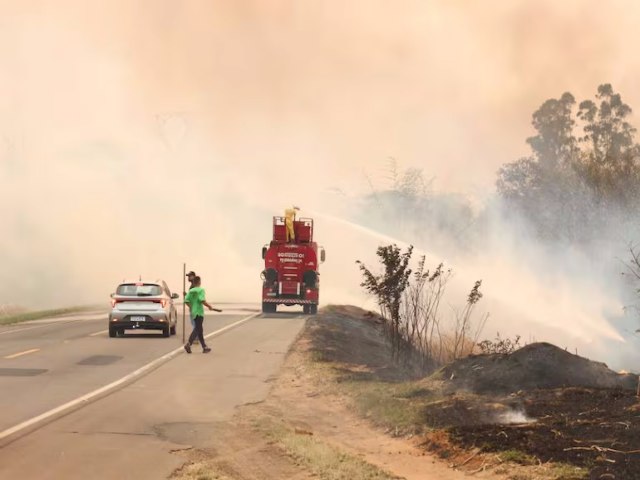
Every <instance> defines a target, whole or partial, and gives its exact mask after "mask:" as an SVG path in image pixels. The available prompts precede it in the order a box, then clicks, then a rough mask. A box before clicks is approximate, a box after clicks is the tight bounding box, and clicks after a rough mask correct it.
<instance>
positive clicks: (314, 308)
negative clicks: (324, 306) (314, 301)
mask: <svg viewBox="0 0 640 480" xmlns="http://www.w3.org/2000/svg"><path fill="white" fill-rule="evenodd" d="M309 313H310V314H311V315H315V314H317V313H318V305H309Z"/></svg>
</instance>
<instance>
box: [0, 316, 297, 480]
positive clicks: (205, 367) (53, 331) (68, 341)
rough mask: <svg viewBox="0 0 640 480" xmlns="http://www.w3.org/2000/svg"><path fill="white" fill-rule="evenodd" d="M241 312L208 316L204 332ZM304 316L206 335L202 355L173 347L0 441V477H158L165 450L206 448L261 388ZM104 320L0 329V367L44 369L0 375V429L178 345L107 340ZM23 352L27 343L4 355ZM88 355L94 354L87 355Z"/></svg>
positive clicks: (166, 468) (166, 469) (174, 460)
mask: <svg viewBox="0 0 640 480" xmlns="http://www.w3.org/2000/svg"><path fill="white" fill-rule="evenodd" d="M243 317H246V315H243V316H241V315H237V316H231V315H215V316H210V317H209V318H207V319H206V320H205V324H206V330H207V332H211V331H214V330H217V329H219V328H221V327H223V326H225V325H230V324H232V323H234V322H236V321H238V320H239V319H241V318H243ZM303 321H304V319H303V317H302V316H299V315H286V314H283V315H273V316H270V317H268V318H265V317H263V316H258V317H256V318H253V319H251V320H249V321H247V322H246V323H243V324H241V325H239V326H237V327H235V328H233V329H230V330H228V331H225V332H224V333H222V334H221V335H220V336H216V337H214V338H212V339H211V340H210V341H209V342H208V343H209V344H210V345H211V346H212V347H213V352H212V353H211V354H209V355H203V354H201V353H200V351H199V349H198V348H195V349H194V354H192V355H187V354H180V355H178V356H177V357H176V358H174V359H172V360H170V361H169V362H167V363H165V364H163V365H162V366H161V367H159V368H158V369H157V370H155V371H153V372H152V373H150V374H149V375H147V376H145V377H143V378H141V379H139V380H137V381H136V382H135V383H133V384H131V385H128V386H126V387H124V388H123V389H121V390H119V391H116V392H115V393H112V394H110V395H109V396H107V397H105V398H102V399H100V400H97V401H96V402H94V403H91V404H89V405H87V406H85V407H83V408H81V409H79V410H76V411H74V412H72V413H70V414H69V415H67V416H65V417H62V418H60V419H58V420H55V421H54V422H52V423H50V424H48V425H45V426H43V427H42V428H40V429H38V430H36V431H35V432H32V433H30V434H28V435H26V436H24V437H22V438H19V439H17V440H15V441H14V442H12V443H10V444H9V445H6V446H5V447H3V448H2V449H0V478H38V479H49V478H50V479H57V478H65V479H75V478H78V479H80V478H105V479H107V478H122V479H126V478H136V479H143V478H153V479H155V478H166V477H167V476H168V475H169V474H170V473H171V471H173V469H175V468H176V467H178V466H179V465H180V463H181V458H180V457H179V456H176V455H175V454H171V453H170V451H171V450H172V449H180V448H184V447H185V446H192V445H196V446H203V445H204V446H206V442H207V438H209V437H210V436H211V435H212V434H214V432H215V425H216V422H219V421H221V420H225V419H227V418H229V417H230V416H231V415H232V414H233V411H234V408H235V407H236V406H238V405H241V404H244V403H248V402H253V401H258V400H260V399H262V398H264V396H266V393H267V390H268V386H269V385H268V381H269V379H270V378H271V377H272V376H273V375H274V374H276V373H277V371H278V368H279V367H280V365H281V362H282V360H283V358H284V353H285V352H286V350H287V349H288V346H289V345H290V343H291V342H292V341H293V339H294V338H295V336H296V335H297V334H298V332H299V331H300V329H301V327H302V325H303ZM104 325H105V322H104V320H83V321H76V322H70V323H65V322H57V324H56V325H53V324H52V325H46V326H42V327H41V328H37V329H31V330H23V331H22V332H18V331H17V329H15V330H16V331H15V332H13V333H10V334H4V331H5V330H0V365H1V366H0V368H5V369H6V368H15V369H34V370H35V369H39V370H46V371H45V372H42V373H39V374H35V375H33V376H7V375H4V376H0V391H1V392H2V395H0V397H1V398H0V406H1V407H2V408H1V409H0V412H1V413H0V422H1V425H2V426H3V427H0V430H2V428H4V427H5V426H9V425H14V424H16V423H18V422H19V421H21V420H25V419H27V418H29V417H31V416H34V415H37V414H40V413H42V412H43V411H45V410H47V409H49V408H52V407H54V406H57V405H60V404H61V403H64V402H65V401H69V400H71V399H73V398H75V397H78V396H79V395H82V394H85V393H87V392H88V391H91V390H93V389H95V388H97V387H99V386H102V385H105V384H107V383H109V382H111V381H113V380H115V379H117V378H119V377H122V376H124V375H126V374H128V373H130V372H131V371H133V370H135V369H136V368H138V367H140V366H142V365H144V364H145V363H148V362H149V361H151V360H153V359H155V358H157V357H159V356H161V355H163V354H165V353H167V352H168V351H170V350H173V349H175V348H176V346H179V344H180V343H179V341H178V340H176V339H175V337H172V338H171V339H164V338H149V337H147V336H136V337H132V338H122V339H121V338H116V339H110V338H108V337H107V335H106V332H101V329H104ZM99 332H101V333H99ZM178 337H180V335H178ZM36 349H38V350H36ZM29 350H34V351H33V352H31V353H25V354H23V355H20V356H17V357H14V358H6V357H7V356H9V357H11V356H13V355H15V354H17V353H21V352H28V351H29ZM96 355H101V356H102V360H98V361H96V360H95V358H94V359H93V360H90V361H88V362H87V359H91V357H95V356H96ZM116 357H117V359H115V360H114V358H116ZM105 359H106V360H105Z"/></svg>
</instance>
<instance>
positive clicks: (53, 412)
mask: <svg viewBox="0 0 640 480" xmlns="http://www.w3.org/2000/svg"><path fill="white" fill-rule="evenodd" d="M258 315H260V314H259V313H255V314H253V315H249V316H248V317H245V318H243V319H240V320H238V321H237V322H234V323H231V324H229V325H227V326H226V327H222V328H220V329H219V330H216V331H215V332H211V333H209V334H208V335H205V336H204V338H210V337H215V336H217V335H220V334H221V333H224V332H226V331H227V330H231V329H232V328H234V327H237V326H238V325H241V324H243V323H245V322H248V321H249V320H251V319H252V318H255V317H257V316H258ZM181 352H184V347H183V346H182V345H180V346H179V347H178V348H176V349H175V350H172V351H170V352H169V353H166V354H164V355H162V356H161V357H159V358H156V359H155V360H153V361H151V362H149V363H147V364H146V365H144V366H142V367H140V368H138V369H137V370H135V371H133V372H131V373H130V374H128V375H125V376H124V377H122V378H120V379H119V380H116V381H115V382H111V383H110V384H108V385H105V386H104V387H100V388H98V389H97V390H94V391H93V392H89V393H87V394H86V395H82V396H81V397H78V398H76V399H75V400H71V401H70V402H67V403H65V404H63V405H60V406H59V407H56V408H53V409H51V410H49V411H47V412H44V413H42V414H40V415H38V416H36V417H33V418H30V419H29V420H25V421H24V422H22V423H19V424H18V425H14V426H13V427H11V428H7V429H6V430H4V431H2V432H0V440H3V439H5V438H7V437H9V436H10V435H13V434H14V433H17V432H19V431H20V430H24V429H25V428H29V427H31V426H33V425H36V424H37V423H38V422H41V421H43V420H46V419H48V418H51V417H53V416H55V415H57V414H59V413H62V412H64V411H65V410H69V409H71V408H74V407H76V406H78V405H82V404H88V403H89V402H90V401H91V400H94V399H95V398H97V397H98V396H100V395H102V394H103V393H106V392H108V391H109V390H113V389H115V388H117V387H119V386H120V385H122V384H124V383H126V382H128V381H130V380H132V379H134V378H136V377H140V376H142V375H144V374H145V373H149V372H151V371H152V370H153V369H154V368H155V367H158V366H160V365H161V364H162V363H164V362H165V361H168V360H170V359H171V358H173V357H175V356H176V355H178V354H179V353H181Z"/></svg>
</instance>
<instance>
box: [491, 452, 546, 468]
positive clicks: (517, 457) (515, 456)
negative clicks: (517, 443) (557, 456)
mask: <svg viewBox="0 0 640 480" xmlns="http://www.w3.org/2000/svg"><path fill="white" fill-rule="evenodd" d="M500 459H501V460H502V461H504V462H513V463H519V464H520V465H537V464H538V459H537V458H536V457H534V456H532V455H527V454H526V453H524V452H521V451H520V450H505V451H504V452H501V453H500Z"/></svg>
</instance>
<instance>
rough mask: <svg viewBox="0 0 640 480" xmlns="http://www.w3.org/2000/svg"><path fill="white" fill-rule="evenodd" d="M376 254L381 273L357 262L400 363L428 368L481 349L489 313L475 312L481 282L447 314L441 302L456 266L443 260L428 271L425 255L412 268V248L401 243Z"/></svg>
mask: <svg viewBox="0 0 640 480" xmlns="http://www.w3.org/2000/svg"><path fill="white" fill-rule="evenodd" d="M376 254H377V256H378V259H379V261H380V267H381V268H380V272H377V273H374V272H373V271H372V270H371V269H369V267H367V266H366V265H365V264H364V263H362V262H360V261H358V262H357V263H358V264H359V266H360V270H361V272H362V276H363V281H362V283H361V286H362V287H363V288H364V289H365V290H366V291H367V292H368V293H369V294H371V295H373V296H374V297H375V299H376V302H377V304H378V306H379V308H380V318H381V320H382V322H383V325H384V332H385V333H386V335H387V337H388V338H389V341H390V345H391V348H392V352H393V357H394V358H395V359H396V360H397V361H399V362H401V363H404V364H413V365H418V366H419V368H420V369H421V370H422V371H423V372H429V371H432V370H434V369H435V368H437V367H439V366H440V365H442V364H444V363H446V362H449V361H452V360H456V359H458V358H462V357H464V356H466V355H468V354H470V353H472V352H473V351H474V350H475V349H476V345H477V343H478V338H479V336H480V334H481V333H482V329H483V328H484V325H485V323H486V320H487V317H488V314H482V315H474V314H475V309H476V306H477V304H478V302H480V300H481V299H482V292H481V291H480V287H481V285H482V281H481V280H478V281H476V282H475V284H474V285H473V287H472V288H471V290H470V292H469V294H468V295H467V298H466V302H465V303H464V305H463V307H462V308H453V309H452V311H451V312H449V315H445V314H443V313H442V312H441V305H442V303H443V298H444V296H445V293H446V289H447V283H448V282H449V279H450V278H451V276H452V271H451V269H447V268H446V267H445V266H444V264H442V263H441V264H440V265H438V266H437V267H436V268H435V269H434V270H429V269H428V268H427V267H426V263H425V262H426V258H425V256H422V257H420V259H419V260H418V263H417V266H416V268H415V270H413V269H412V268H411V259H412V255H413V247H412V246H410V247H409V248H408V249H407V251H406V252H402V250H401V249H400V248H399V247H398V246H397V245H386V246H381V247H379V248H378V250H377V252H376Z"/></svg>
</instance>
